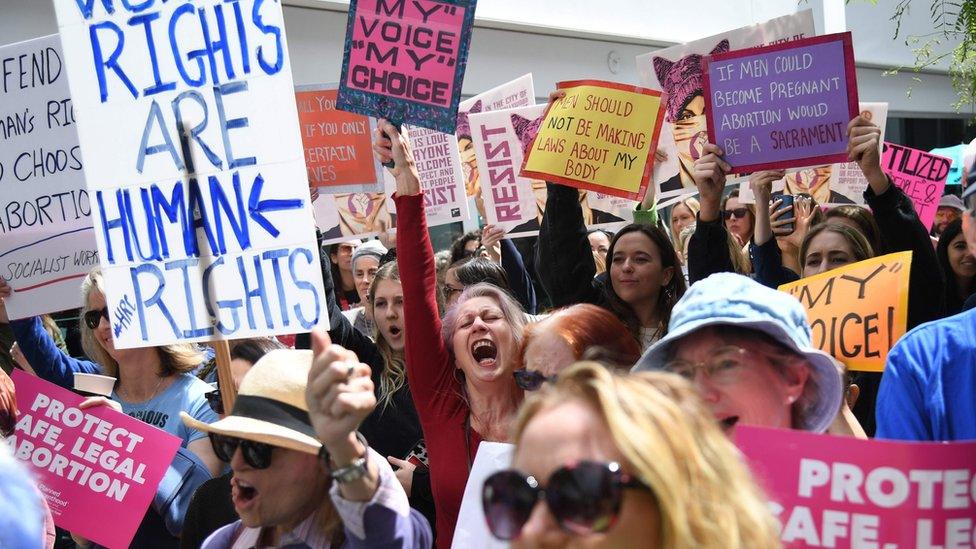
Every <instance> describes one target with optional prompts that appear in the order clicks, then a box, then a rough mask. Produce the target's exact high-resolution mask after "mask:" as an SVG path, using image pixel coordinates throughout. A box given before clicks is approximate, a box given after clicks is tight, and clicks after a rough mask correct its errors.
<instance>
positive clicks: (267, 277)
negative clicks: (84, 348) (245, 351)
mask: <svg viewBox="0 0 976 549" xmlns="http://www.w3.org/2000/svg"><path fill="white" fill-rule="evenodd" d="M54 4H55V9H56V12H57V16H58V25H59V27H60V29H61V39H62V41H63V44H64V52H65V65H66V69H67V72H68V77H69V84H70V87H71V96H72V99H73V101H74V103H75V111H76V114H77V117H78V136H79V140H80V142H81V144H82V150H83V151H84V154H85V176H86V179H87V185H88V189H89V192H91V193H92V204H93V213H92V216H93V217H94V225H95V233H96V237H97V239H98V250H99V256H100V257H99V258H100V261H101V265H102V267H103V270H104V276H105V286H104V287H105V290H106V292H107V294H108V295H107V299H108V307H109V310H110V311H111V313H110V316H111V322H112V330H113V335H114V337H115V345H116V346H117V347H123V348H125V347H144V346H149V345H162V344H168V343H174V342H184V341H202V340H210V339H213V338H231V337H233V338H242V337H253V336H259V335H272V334H278V333H294V332H300V331H306V330H309V329H310V328H312V327H313V326H316V325H318V324H320V323H323V322H325V321H326V320H327V319H326V313H325V308H324V306H323V305H324V303H325V300H324V298H323V297H322V296H323V294H322V275H321V271H320V267H319V260H318V258H319V254H318V246H317V244H316V241H315V232H314V224H313V220H312V212H311V208H310V207H309V190H308V178H307V175H306V172H305V162H304V158H303V150H302V142H301V137H300V134H299V131H298V128H299V124H298V114H297V109H296V105H295V95H294V87H293V84H292V75H291V69H290V66H289V62H288V48H287V44H286V42H285V30H284V21H283V18H282V13H281V5H280V4H279V3H276V2H269V1H267V0H240V1H238V2H223V1H220V0H199V1H195V2H192V3H186V2H182V3H176V2H155V1H152V0H150V1H146V2H140V3H138V4H134V3H132V2H123V3H121V4H117V3H116V4H113V3H110V2H92V1H88V2H77V1H75V0H56V1H55V3H54Z"/></svg>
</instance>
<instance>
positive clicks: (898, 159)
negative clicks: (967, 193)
mask: <svg viewBox="0 0 976 549" xmlns="http://www.w3.org/2000/svg"><path fill="white" fill-rule="evenodd" d="M951 166H952V160H951V159H949V158H946V157H944V156H937V155H934V154H931V153H927V152H925V151H920V150H917V149H912V148H909V147H905V146H903V145H895V144H894V143H885V144H884V146H883V147H882V153H881V169H882V171H884V172H885V173H886V174H888V176H889V177H891V181H892V183H894V184H895V185H897V186H898V187H899V188H900V189H901V190H903V191H905V194H906V195H908V198H911V199H912V203H913V204H915V211H916V212H917V213H918V218H919V219H921V220H922V225H925V230H926V231H931V230H932V223H933V222H935V210H937V209H938V208H939V200H940V199H941V198H942V191H943V190H945V186H946V178H947V177H948V176H949V168H950V167H951Z"/></svg>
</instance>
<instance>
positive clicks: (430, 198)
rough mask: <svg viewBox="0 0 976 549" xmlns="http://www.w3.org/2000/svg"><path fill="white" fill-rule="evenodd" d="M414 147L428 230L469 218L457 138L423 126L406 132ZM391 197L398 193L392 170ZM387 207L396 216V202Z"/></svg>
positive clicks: (388, 183)
mask: <svg viewBox="0 0 976 549" xmlns="http://www.w3.org/2000/svg"><path fill="white" fill-rule="evenodd" d="M405 131H406V138H407V141H408V142H409V143H410V148H411V151H410V152H411V153H412V154H413V160H414V163H415V164H416V166H417V173H418V174H419V175H420V188H421V189H423V191H424V208H425V210H426V213H427V226H428V227H435V226H437V225H446V224H448V223H454V222H455V221H463V220H465V219H467V218H468V200H467V196H466V195H465V193H464V172H463V171H462V170H461V157H460V155H459V154H458V140H457V137H455V136H454V135H453V134H448V133H441V132H439V131H435V130H431V129H428V128H423V127H419V126H407V127H406V128H405ZM384 171H385V173H384V178H385V179H386V189H387V193H386V194H387V196H388V197H392V196H393V193H394V192H395V191H396V181H395V180H394V179H393V176H392V175H390V172H389V170H384ZM387 207H388V208H390V211H391V212H392V213H394V214H395V213H396V207H395V206H394V205H393V201H392V200H389V201H387Z"/></svg>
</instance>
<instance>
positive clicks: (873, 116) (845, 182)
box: [814, 102, 888, 204]
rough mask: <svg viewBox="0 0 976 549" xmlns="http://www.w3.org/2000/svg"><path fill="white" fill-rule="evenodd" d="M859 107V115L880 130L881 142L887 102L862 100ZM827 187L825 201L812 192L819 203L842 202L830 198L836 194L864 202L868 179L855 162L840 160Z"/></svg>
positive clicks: (858, 202)
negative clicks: (828, 189)
mask: <svg viewBox="0 0 976 549" xmlns="http://www.w3.org/2000/svg"><path fill="white" fill-rule="evenodd" d="M859 107H860V111H861V116H862V117H863V118H865V119H867V120H868V121H870V122H872V123H874V124H875V125H876V126H878V129H880V130H881V137H880V138H879V141H882V142H883V141H884V138H885V130H886V129H887V125H888V104H887V103H863V102H862V103H861V104H860V105H859ZM878 147H879V150H880V147H881V143H879V144H878ZM829 188H830V191H831V192H830V193H828V197H827V198H828V201H826V202H824V201H821V200H820V197H818V195H817V194H814V198H817V201H818V202H819V203H820V204H838V203H843V202H837V201H836V200H831V199H833V198H835V197H836V195H841V196H843V197H846V198H848V199H850V201H851V202H854V203H856V204H864V191H865V190H867V188H868V180H867V178H865V177H864V173H863V172H861V167H860V166H858V164H857V162H842V163H840V164H834V166H833V170H832V171H831V174H830V183H829ZM834 193H836V194H834Z"/></svg>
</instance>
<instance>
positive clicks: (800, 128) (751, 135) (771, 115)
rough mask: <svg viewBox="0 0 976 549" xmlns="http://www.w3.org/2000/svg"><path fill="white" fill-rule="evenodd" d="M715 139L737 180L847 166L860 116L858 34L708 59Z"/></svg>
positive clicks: (709, 105)
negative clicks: (851, 133) (854, 41)
mask: <svg viewBox="0 0 976 549" xmlns="http://www.w3.org/2000/svg"><path fill="white" fill-rule="evenodd" d="M705 98H706V107H705V109H706V110H705V113H706V119H707V122H708V135H709V136H710V139H711V141H712V142H713V143H715V144H716V145H718V146H719V147H721V148H722V149H723V150H724V152H725V157H724V158H725V160H726V161H727V162H728V163H729V164H731V165H732V169H733V171H734V172H735V173H749V172H753V171H757V170H771V169H780V168H796V167H803V166H815V165H818V164H832V163H835V162H846V161H847V125H848V123H849V122H850V121H851V119H852V118H854V117H855V116H857V114H858V100H857V77H856V75H855V73H854V53H853V49H852V47H851V34H850V33H849V32H848V33H842V34H830V35H826V36H817V37H813V38H807V39H804V40H797V41H794V42H787V43H783V44H776V45H772V46H766V47H761V48H752V49H746V50H739V51H733V52H729V53H723V54H717V55H713V56H710V57H707V58H705Z"/></svg>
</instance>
